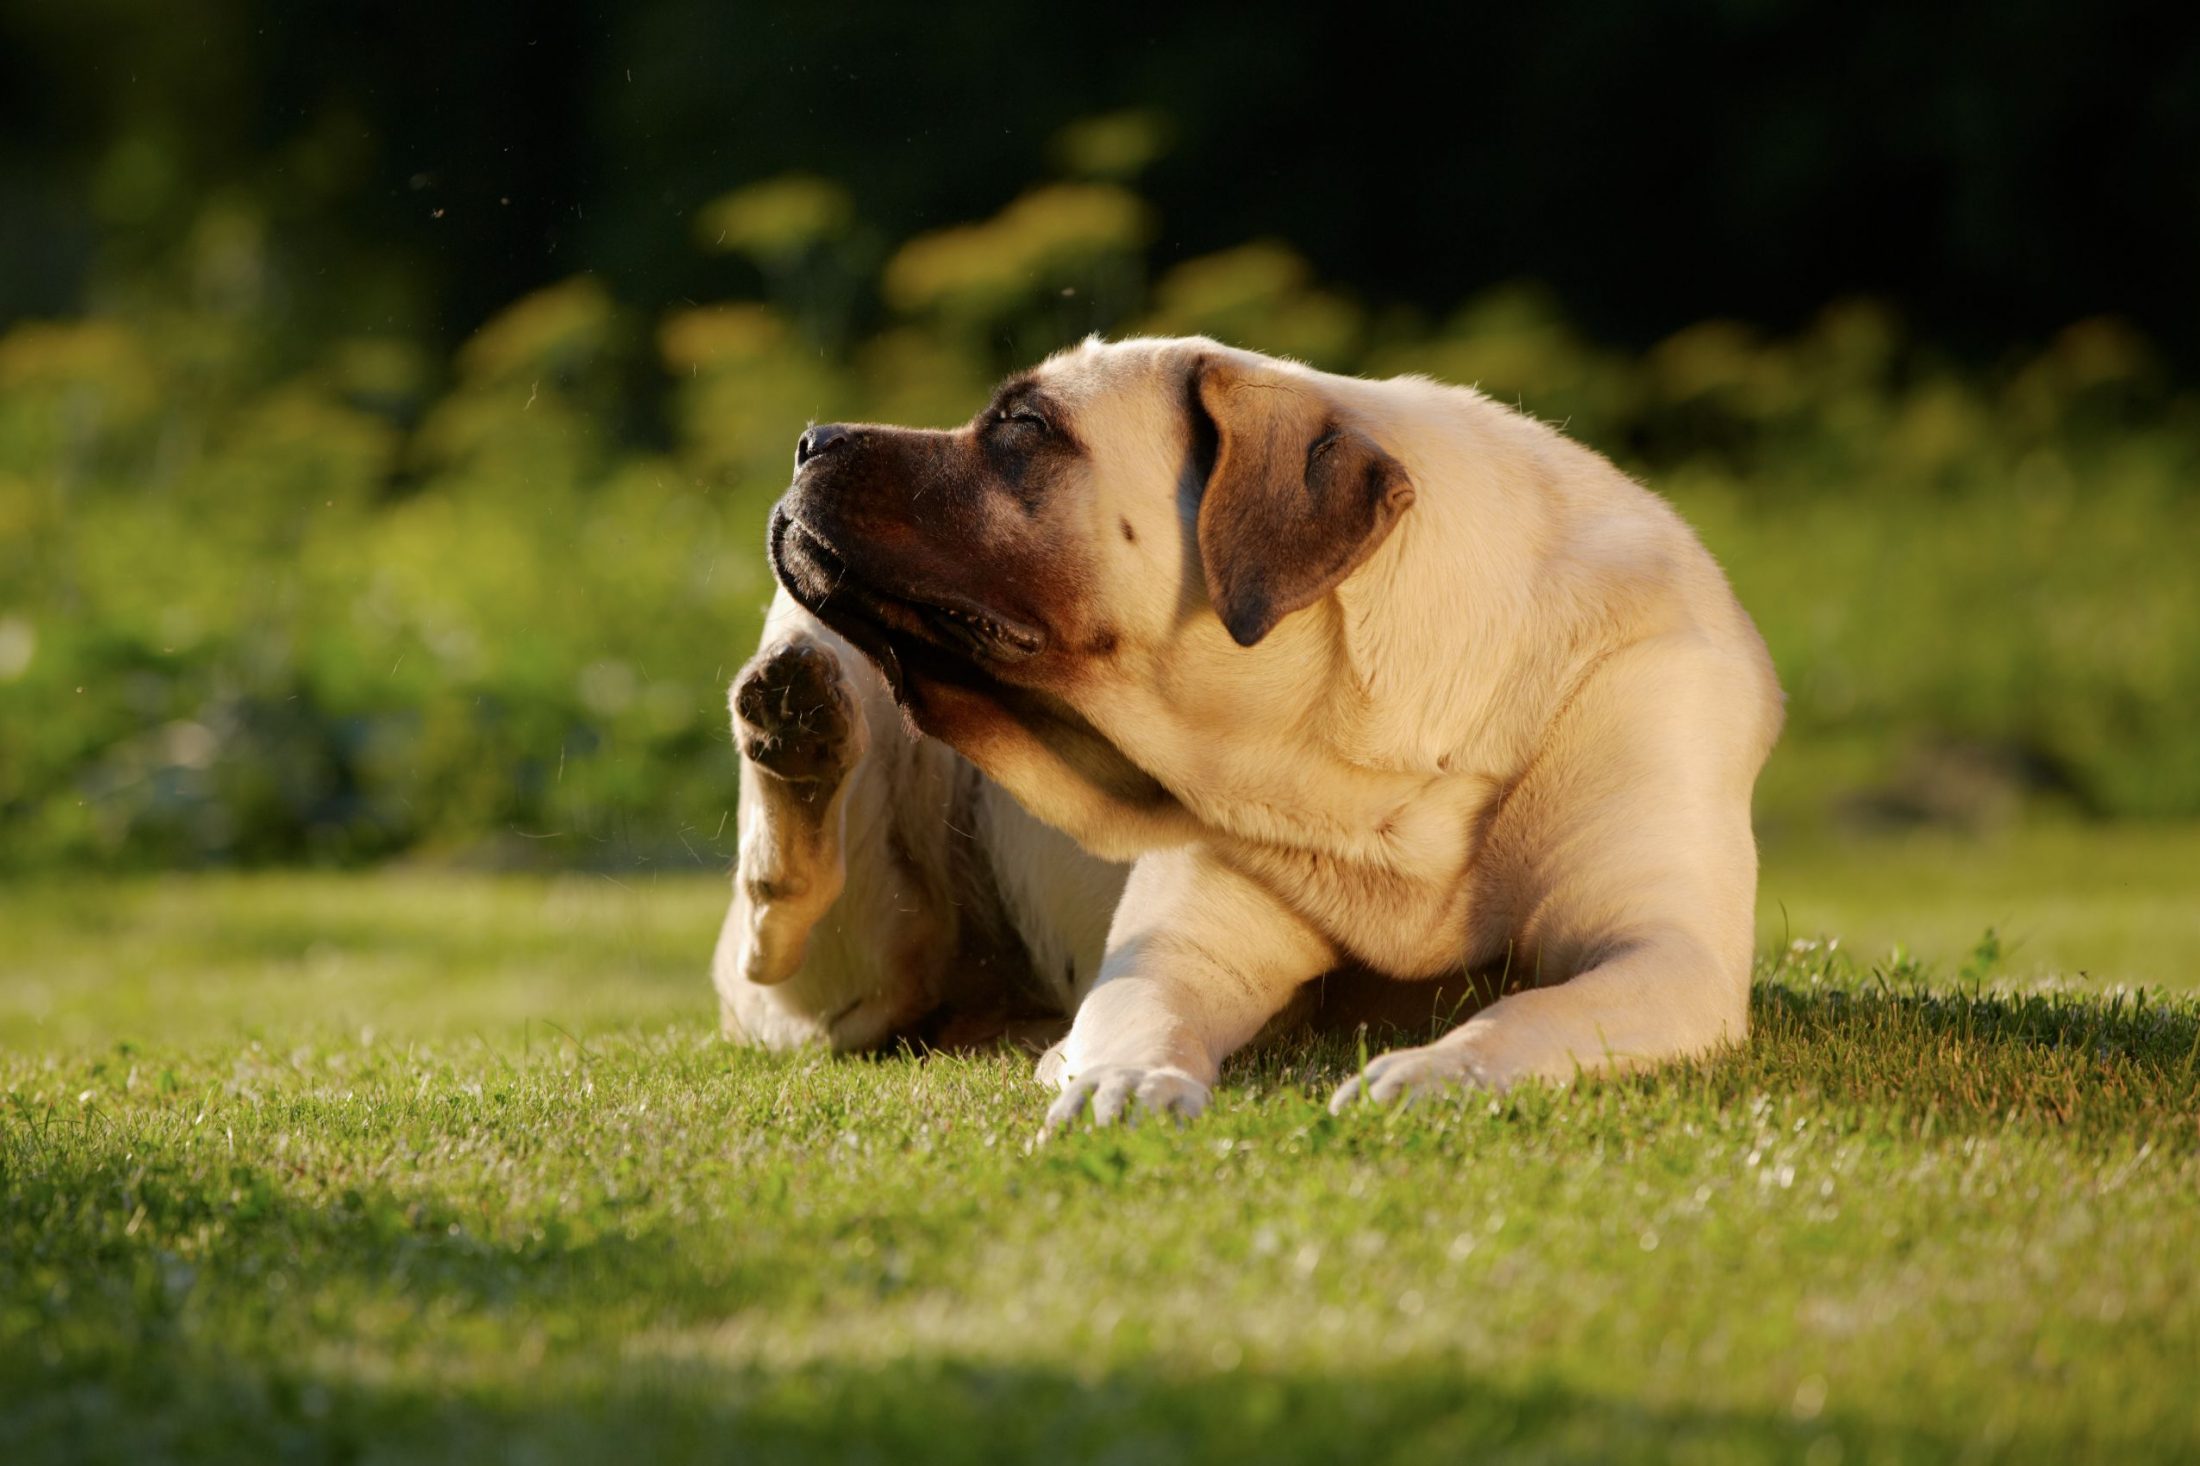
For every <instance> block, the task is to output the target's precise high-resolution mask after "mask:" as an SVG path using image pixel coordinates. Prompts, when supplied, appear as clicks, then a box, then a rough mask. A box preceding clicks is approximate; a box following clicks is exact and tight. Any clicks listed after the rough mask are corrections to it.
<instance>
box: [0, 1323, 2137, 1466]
mask: <svg viewBox="0 0 2200 1466" xmlns="http://www.w3.org/2000/svg"><path fill="white" fill-rule="evenodd" d="M20 1363H21V1361H20V1359H9V1358H6V1357H5V1356H4V1355H0V1371H5V1373H6V1374H7V1375H15V1374H16V1369H17V1367H18V1366H19V1364H20ZM18 1379H19V1376H18ZM17 1400H18V1403H17V1404H16V1405H15V1406H13V1407H11V1408H10V1409H9V1410H8V1411H7V1413H6V1416H5V1419H4V1423H0V1446H4V1447H6V1451H7V1459H8V1460H9V1461H10V1462H11V1463H14V1466H42V1463H45V1462H48V1461H52V1462H60V1461H68V1462H72V1463H77V1462H91V1461H109V1460H112V1461H118V1462H120V1461H143V1460H155V1459H183V1460H196V1459H206V1460H254V1461H265V1460H280V1459H301V1460H316V1461H366V1460H388V1461H407V1462H415V1461H418V1462H442V1461H449V1462H468V1463H472V1462H484V1461H528V1462H562V1461H606V1460H620V1461H631V1462H659V1461H681V1460H728V1461H740V1462H772V1461H788V1462H809V1461H879V1462H901V1461H928V1462H929V1461H941V1462H969V1463H973V1466H978V1463H986V1466H990V1463H996V1462H1003V1461H1040V1460H1044V1461H1064V1462H1072V1461H1118V1462H1126V1463H1141V1466H1143V1463H1169V1462H1187V1463H1233V1462H1249V1463H1250V1462H1258V1463H1263V1466H1268V1463H1279V1462H1297V1461H1306V1462H1324V1463H1328V1462H1345V1461H1348V1462H1362V1461H1368V1462H1373V1461H1392V1460H1396V1461H1408V1460H1410V1461H1415V1462H1420V1461H1427V1460H1454V1459H1470V1458H1480V1457H1492V1456H1494V1457H1498V1458H1500V1459H1529V1460H1537V1461H1581V1462H1599V1463H1603V1462H1628V1461H1646V1462H1647V1461H1657V1462H1663V1461H1668V1460H1673V1459H1691V1460H1692V1459H1703V1460H1797V1459H1802V1458H1803V1457H1804V1456H1805V1455H1806V1453H1809V1455H1810V1459H1813V1460H1817V1459H1841V1460H1848V1461H1859V1460H1865V1461H1875V1462H1877V1461H1896V1462H1899V1461H1913V1460H1914V1461H1941V1460H1948V1459H1952V1458H1953V1457H1954V1456H1955V1454H1956V1453H1957V1447H1958V1446H1959V1444H1960V1443H1959V1442H1957V1441H1954V1440H1951V1439H1949V1438H1946V1437H1941V1436H1936V1435H1934V1434H1932V1433H1930V1432H1927V1431H1924V1430H1921V1429H1918V1428H1914V1427H1907V1426H1890V1425H1886V1424H1883V1423H1880V1422H1875V1421H1871V1420H1868V1419H1862V1418H1856V1417H1849V1416H1842V1415H1840V1414H1838V1413H1828V1414H1827V1415H1825V1416H1822V1417H1820V1418H1816V1419H1811V1420H1803V1421H1798V1420H1794V1419H1790V1418H1788V1417H1787V1416H1784V1415H1777V1414H1765V1413H1752V1412H1748V1411H1739V1410H1722V1409H1717V1408H1711V1407H1701V1406H1688V1405H1674V1406H1657V1405H1645V1404H1639V1403H1635V1402H1630V1401H1623V1400H1615V1399H1610V1398H1605V1397H1600V1396H1597V1395H1593V1394H1587V1393H1582V1392H1578V1391H1575V1390H1571V1389H1567V1388H1562V1387H1559V1386H1557V1385H1552V1384H1541V1385H1528V1386H1510V1385H1506V1384H1502V1383H1499V1382H1497V1381H1494V1380H1492V1379H1489V1378H1487V1377H1483V1376H1479V1375H1476V1374H1473V1373H1469V1372H1467V1371H1465V1370H1453V1369H1447V1368H1444V1367H1442V1366H1441V1365H1431V1364H1429V1363H1428V1362H1426V1361H1420V1362H1415V1363H1413V1364H1410V1365H1406V1366H1400V1367H1391V1368H1378V1367H1368V1366H1347V1367H1343V1368H1338V1369H1319V1370H1303V1371H1271V1370H1263V1369H1257V1368H1237V1369H1231V1370H1218V1369H1212V1368H1208V1367H1204V1366H1202V1365H1200V1364H1197V1363H1191V1364H1185V1363H1180V1362H1174V1361H1166V1360H1154V1361H1144V1362H1141V1363H1138V1364H1136V1365H1132V1366H1127V1367H1126V1366H1117V1367H1111V1368H1104V1369H1094V1370H1092V1371H1090V1372H1089V1373H1087V1372H1081V1371H1080V1372H1071V1371H1067V1370H1064V1369H1060V1368H1047V1367H1037V1366H1028V1365H1015V1364H1007V1365H1004V1364H997V1363H992V1362H984V1361H972V1360H962V1359H953V1358H937V1357H912V1358H904V1359H897V1360H893V1361H889V1362H886V1363H883V1364H878V1365H867V1366H866V1365H842V1364H811V1365H802V1366H796V1367H792V1368H788V1369H784V1370H762V1369H758V1368H756V1367H754V1366H746V1365H724V1366H719V1365H714V1364H711V1363H708V1362H692V1361H676V1362H665V1361H656V1360H647V1359H644V1360H639V1361H636V1360H631V1359H630V1360H628V1361H625V1362H622V1364H621V1365H620V1366H619V1367H617V1368H616V1369H614V1370H608V1371H607V1370H603V1369H601V1368H596V1369H591V1370H588V1371H586V1372H583V1371H580V1370H576V1369H575V1368H573V1367H572V1366H571V1365H564V1366H562V1367H561V1366H560V1365H559V1364H558V1363H557V1362H555V1361H553V1362H552V1363H551V1364H549V1365H546V1366H545V1367H544V1368H543V1369H541V1370H540V1371H539V1372H536V1373H533V1374H531V1375H528V1376H527V1377H525V1379H524V1380H523V1382H521V1383H519V1384H516V1385H514V1384H510V1383H502V1384H491V1385H476V1384H470V1383H467V1382H463V1381H453V1382H450V1383H448V1384H445V1385H442V1386H437V1387H422V1386H419V1385H417V1384H408V1385H395V1384H388V1383H383V1384H377V1383H373V1382H370V1381H367V1380H362V1379H359V1378H356V1377H345V1376H342V1375H340V1374H335V1373H331V1372H327V1371H322V1372H315V1371H313V1370H312V1369H311V1368H310V1367H309V1366H306V1365H304V1364H302V1363H300V1362H296V1361H271V1362H270V1361H248V1360H239V1359H225V1358H222V1357H220V1356H209V1355H204V1354H194V1353H191V1352H189V1351H184V1350H178V1351H173V1352H170V1353H166V1354H163V1355H160V1356H158V1357H150V1358H144V1359H141V1360H139V1361H138V1363H137V1367H136V1368H135V1369H134V1370H133V1371H132V1372H130V1373H129V1374H127V1375H117V1374H116V1373H114V1372H112V1371H101V1372H85V1373H82V1374H78V1375H76V1376H75V1377H70V1376H68V1375H67V1374H63V1375H60V1376H49V1378H48V1380H47V1382H46V1386H45V1388H44V1389H42V1390H41V1391H39V1392H38V1393H36V1394H35V1395H32V1396H29V1397H24V1396H20V1395H19V1396H17ZM2034 1454H2036V1455H2037V1457H2038V1458H2039V1459H2056V1453H2055V1452H2053V1451H2050V1450H2045V1449H2041V1450H2038V1451H2037V1452H2036V1453H2034ZM2122 1459H2143V1453H2142V1454H2139V1455H2134V1454H2129V1453H2127V1454H2125V1455H2124V1456H2123V1457H2122Z"/></svg>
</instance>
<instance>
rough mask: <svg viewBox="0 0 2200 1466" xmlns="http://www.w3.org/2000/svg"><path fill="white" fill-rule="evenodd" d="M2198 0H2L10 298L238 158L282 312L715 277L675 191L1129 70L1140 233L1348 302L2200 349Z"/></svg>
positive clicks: (1021, 143) (908, 205)
mask: <svg viewBox="0 0 2200 1466" xmlns="http://www.w3.org/2000/svg"><path fill="white" fill-rule="evenodd" d="M2196 36H2200V21H2196V20H2195V12H2194V11H2193V10H2192V9H2191V8H2190V7H2173V6H2160V5H2144V4H2136V3H2114V0H2111V3H2092V4H2044V3H2038V0H1997V3H1973V4H1933V5H1887V6H1859V5H1855V4H1831V3H1810V0H1789V3H1782V0H1757V3H1742V0H1727V3H1707V0H1661V3H1636V0H1606V3H1596V4H1574V5H1555V6H1553V5H1535V6H1520V5H1507V6H1488V5H1481V6H1458V7H1435V6H1402V7H1389V6H1379V5H1353V6H1334V7H1290V6H1282V5H1271V6H1263V7H1260V8H1259V9H1258V10H1257V11H1256V10H1251V9H1247V8H1245V7H1234V6H1233V7H1197V6H1182V5H1166V6H1150V7H1146V6H1114V7H1104V8H1092V9H1082V8H1077V7H1053V6H1029V5H1015V4H1002V3H997V0H995V3H962V4H956V5H952V6H926V5H903V4H877V3H848V4H834V5H818V6H795V5H785V6H757V5H740V4H722V5H713V4H706V3H700V0H660V3H642V4H630V5H618V6H601V5H591V4H579V3H572V0H543V3H535V4H528V5H511V4H504V3H487V0H451V3H446V4H436V5H401V6H398V5H373V4H365V3H314V0H300V3H294V4H286V5H268V6H256V5H245V4H241V3H237V0H204V3H194V4H191V5H187V6H166V5H155V4H149V3H140V0H88V3H60V0H14V3H12V4H10V5H9V6H8V7H7V9H6V11H5V20H4V21H0V221H4V222H0V318H5V317H8V316H11V315H19V314H59V313H63V312H66V311H69V310H72V309H75V308H77V307H78V306H79V305H80V304H81V303H82V302H83V300H84V299H85V297H86V295H87V293H89V292H92V291H94V290H96V289H97V288H98V287H99V286H100V285H101V284H102V283H104V282H112V281H113V280H115V279H117V278H127V277H128V276H129V275H130V273H131V272H132V271H139V270H147V269H151V268H153V267H154V266H156V265H157V264H158V263H159V262H160V261H161V260H162V259H164V258H165V257H166V255H167V253H168V252H169V251H170V250H171V249H172V248H173V246H174V242H175V238H176V236H177V235H178V234H179V233H180V232H181V231H183V230H184V229H186V228H187V227H188V226H189V223H190V221H191V219H192V217H193V215H194V205H195V203H196V201H197V200H198V199H199V198H200V197H201V196H203V195H204V194H206V193H208V192H210V191H223V190H232V191H237V192H239V193H242V194H245V195H249V196H252V197H254V198H256V199H261V200H266V201H270V202H271V203H272V204H273V205H274V208H273V227H274V229H275V231H276V233H277V241H276V242H277V244H278V245H279V246H280V248H279V250H278V253H279V255H280V257H281V258H282V259H283V260H284V261H285V262H286V267H287V269H288V272H289V274H288V278H287V296H286V302H287V305H288V307H289V308H290V309H291V310H292V311H293V312H295V321H296V324H297V325H298V327H299V334H300V335H301V336H307V335H311V334H313V333H317V332H321V331H326V330H336V329H363V328H369V327H377V326H379V327H389V326H393V325H394V326H399V327H402V328H405V329H408V330H426V331H433V332H436V333H440V334H441V335H442V336H443V337H444V338H446V339H449V340H455V339H457V338H459V337H461V336H463V335H464V334H465V333H466V332H468V331H469V330H471V329H472V328H473V327H474V326H475V325H477V324H479V323H480V322H481V321H482V320H483V319H485V318H486V317H487V316H488V315H489V314H490V313H491V312H493V311H494V310H496V309H497V308H498V307H500V306H501V305H503V304H504V303H506V302H508V301H509V300H511V299H512V298H514V297H515V296H516V295H518V294H520V293H521V292H523V291H525V290H527V289H529V288H530V287H532V286H535V285H538V284H542V283H545V282H547V281H551V280H555V279H559V278H562V277H565V276H567V275H570V274H571V273H573V272H574V271H575V270H577V269H583V268H587V269H593V270H596V271H600V272H602V273H603V275H604V276H605V277H606V278H607V280H608V281H609V282H610V284H611V286H612V288H613V290H614V292H615V293H616V294H617V295H618V296H619V297H620V298H621V299H622V300H626V301H630V302H632V303H634V304H637V305H640V306H643V307H645V308H646V307H650V306H655V305H663V304H668V303H671V302H675V301H677V300H679V299H681V298H683V297H693V298H705V297H709V296H713V295H722V294H726V293H728V292H729V291H734V290H738V288H739V286H740V284H741V282H740V281H739V280H738V278H737V273H738V270H739V269H740V268H741V267H740V266H739V265H738V264H733V263H728V262H725V261H711V260H707V259H703V258H699V257H698V255H697V252H696V251H695V249H694V248H693V247H692V244H691V241H690V239H689V229H688V227H687V222H686V221H687V216H688V214H689V213H690V212H691V211H692V210H693V209H694V208H695V207H696V206H697V204H698V203H699V202H701V201H702V200H705V199H707V198H709V197H711V196H713V195H714V194H717V193H720V192H722V191H724V190H726V189H728V188H731V187H733V186H735V185H738V184H740V183H743V182H747V181H750V180H752V179H757V178H762V177H766V176H770V175H773V174H777V173H780V172H784V171H787V170H790V169H802V170H808V171H814V172H816V173H819V174H822V175H824V176H827V177H830V178H833V179H836V180H839V181H840V182H842V183H844V184H846V185H847V186H848V187H849V188H850V190H851V191H852V193H853V194H854V196H855V198H856V199H857V200H858V202H859V204H860V206H861V208H862V210H863V213H864V215H865V217H866V218H867V219H868V220H870V221H872V222H873V223H874V224H875V225H876V226H877V227H878V228H879V229H880V230H881V231H882V232H883V234H885V235H886V236H887V237H890V238H901V237H906V236H907V235H909V234H912V233H915V232H917V231H919V230H921V229H924V228H928V227H933V226H936V225H939V224H943V223H947V222H952V221H956V220H961V219H968V218H974V217H978V216H980V215H983V214H986V213H988V212H990V211H992V210H994V209H996V208H998V207H999V206H1000V205H1001V204H1002V203H1003V202H1005V201H1006V200H1007V199H1008V198H1009V197H1011V196H1012V195H1013V194H1014V193H1015V192H1016V191H1017V189H1018V188H1020V187H1021V186H1022V185H1024V184H1025V183H1027V182H1028V181H1029V180H1031V179H1032V178H1033V177H1035V176H1038V175H1040V174H1042V173H1043V172H1044V171H1045V169H1046V167H1047V155H1046V143H1047V140H1048V138H1049V137H1050V136H1052V135H1053V134H1054V133H1055V132H1056V130H1057V129H1058V128H1060V127H1061V126H1062V125H1063V124H1065V123H1067V122H1069V121H1071V120H1072V119H1075V118H1078V117H1081V116H1086V115H1089V114H1092V113H1095V112H1100V111H1105V110H1108V109H1112V108H1121V107H1126V106H1144V107H1149V108H1152V109H1154V110H1155V111H1157V112H1158V113H1160V114H1161V115H1163V116H1164V117H1165V118H1166V119H1167V122H1168V124H1169V126H1170V128H1171V131H1172V134H1173V146H1172V147H1171V148H1170V149H1169V151H1168V152H1167V153H1166V155H1165V156H1164V157H1163V158H1162V159H1161V160H1160V162H1159V163H1158V164H1157V165H1156V166H1155V167H1154V169H1153V170H1152V171H1151V173H1150V174H1149V175H1148V176H1147V177H1146V178H1145V179H1144V180H1142V188H1143V192H1144V193H1145V195H1146V197H1148V198H1149V199H1150V200H1151V201H1152V202H1153V203H1154V204H1155V205H1156V207H1157V209H1158V211H1159V215H1160V217H1161V218H1162V219H1163V220H1164V221H1165V233H1164V236H1163V237H1162V238H1161V239H1159V240H1158V241H1157V242H1156V246H1155V249H1154V256H1153V259H1154V263H1155V265H1156V266H1157V267H1158V268H1165V267H1166V266H1167V265H1168V264H1169V263H1170V262H1171V261H1172V260H1174V259H1178V258H1183V257H1186V256H1190V255H1197V254H1199V253H1201V252H1203V251H1207V250H1211V249H1214V248H1217V247H1220V246H1224V245H1229V244H1234V243H1237V242H1239V241H1242V240H1244V239H1247V238H1254V237H1259V236H1263V235H1271V234H1281V235H1285V236H1287V237H1288V238H1289V239H1290V240H1291V242H1292V243H1293V244H1294V245H1296V246H1297V248H1298V249H1299V250H1300V251H1301V252H1302V253H1304V254H1305V255H1307V256H1308V257H1310V258H1311V260H1312V261H1313V263H1314V265H1315V267H1316V269H1317V271H1318V272H1319V273H1320V274H1321V275H1322V276H1323V277H1325V278H1327V279H1329V280H1331V281H1334V282H1337V283H1339V284H1341V285H1344V286H1346V287H1348V288H1350V289H1351V290H1352V291H1353V292H1355V293H1356V294H1357V295H1359V296H1360V297H1361V298H1362V299H1364V300H1368V301H1371V302H1374V303H1377V304H1386V303H1403V304H1406V305H1410V306H1413V307H1416V308H1419V309H1421V310H1423V311H1430V312H1435V311H1442V310H1446V309H1449V308H1450V307H1451V306H1453V305H1455V304H1456V303H1457V302H1458V301H1460V300H1461V299H1463V298H1465V297H1466V296H1468V295H1470V294H1471V293H1472V292H1473V291H1474V290H1475V289H1476V288H1477V287H1479V286H1481V285H1484V284H1487V283H1489V282H1492V281H1499V280H1505V279H1511V278H1516V277H1533V278H1536V279H1540V280H1542V281H1545V282H1548V283H1549V284H1550V285H1551V286H1552V287H1554V288H1555V289H1556V291H1557V292H1558V294H1559V296H1560V297H1561V298H1562V299H1563V300H1565V301H1566V302H1567V304H1568V306H1569V308H1570V310H1571V311H1572V313H1573V314H1574V316H1575V317H1576V318H1577V319H1578V320H1579V321H1580V322H1581V323H1582V324H1584V325H1585V326H1586V327H1588V328H1589V330H1590V331H1591V332H1592V333H1594V334H1596V335H1598V336H1600V337H1602V338H1604V339H1608V340H1611V341H1615V342H1618V343H1622V344H1628V343H1632V344H1642V343H1647V342H1649V341H1652V340H1655V339H1657V338H1659V337H1660V336H1662V335H1664V334H1665V333H1667V332H1669V331H1671V330H1673V329H1675V328H1677V327H1679V326H1681V325H1683V324H1685V323H1687V322H1691V321H1695V320H1699V319H1702V318H1704V317H1707V316H1732V317H1740V318H1743V319H1747V320H1753V321H1757V322H1760V323H1762V324H1765V325H1767V326H1770V327H1773V328H1775V329H1779V328H1785V327H1789V326H1792V325H1794V324H1795V323H1796V322H1798V321H1799V320H1801V319H1803V318H1804V317H1805V316H1806V315H1807V314H1808V313H1809V312H1811V311H1814V310H1816V309H1817V308H1818V307H1820V306H1821V305H1823V304H1824V303H1825V302H1826V301H1827V300H1828V299H1831V298H1835V297H1839V296H1843V295H1849V294H1857V293H1863V294H1870V295H1873V296H1877V297H1880V298H1883V299H1886V300H1888V301H1891V302H1892V303H1894V304H1895V305H1896V306H1897V307H1899V309H1900V310H1901V312H1902V313H1903V315H1904V316H1905V317H1906V318H1907V319H1908V320H1909V321H1910V322H1911V324H1912V326H1913V327H1914V328H1915V329H1917V330H1919V331H1921V332H1922V333H1924V334H1925V335H1927V336H1928V337H1930V338H1932V339H1935V340H1939V341H1942V342H1944V343H1946V344H1947V345H1948V346H1949V347H1950V348H1951V349H1954V350H1956V351H1959V352H1963V353H1966V354H1969V355H1972V356H1989V355H1991V354H1993V353H1995V352H1997V351H1999V350H2001V349H2002V348H2004V347H2005V346H2006V345H2007V344H2008V343H2009V342H2011V341H2012V340H2031V339H2036V338H2038V337H2040V336H2042V335H2044V334H2045V333H2047V332H2049V331H2052V330H2054V329H2055V328H2058V327H2060V326H2062V325H2064V324H2066V323H2068V322H2069V321H2071V320H2074V319H2077V318H2079V317H2082V316H2087V315H2092V314H2096V313H2102V312H2109V313H2114V314H2117V315H2120V316H2122V317H2124V318H2126V319H2127V320H2129V321H2131V322H2133V323H2135V324H2136V325H2138V326H2139V327H2140V328H2141V329H2142V331H2143V332H2144V333H2145V334H2146V335H2148V336H2149V337H2151V338H2152V339H2153V340H2154V341H2155V342H2156V343H2157V344H2158V345H2159V346H2160V347H2162V348H2164V349H2165V350H2167V351H2168V352H2169V353H2170V354H2171V355H2172V357H2173V358H2174V359H2175V360H2176V361H2177V362H2178V363H2180V365H2181V366H2183V367H2185V368H2188V369H2189V367H2190V366H2191V365H2192V363H2193V362H2194V360H2195V356H2196V353H2200V269H2196V268H2195V262H2196V261H2200V44H2196Z"/></svg>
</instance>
